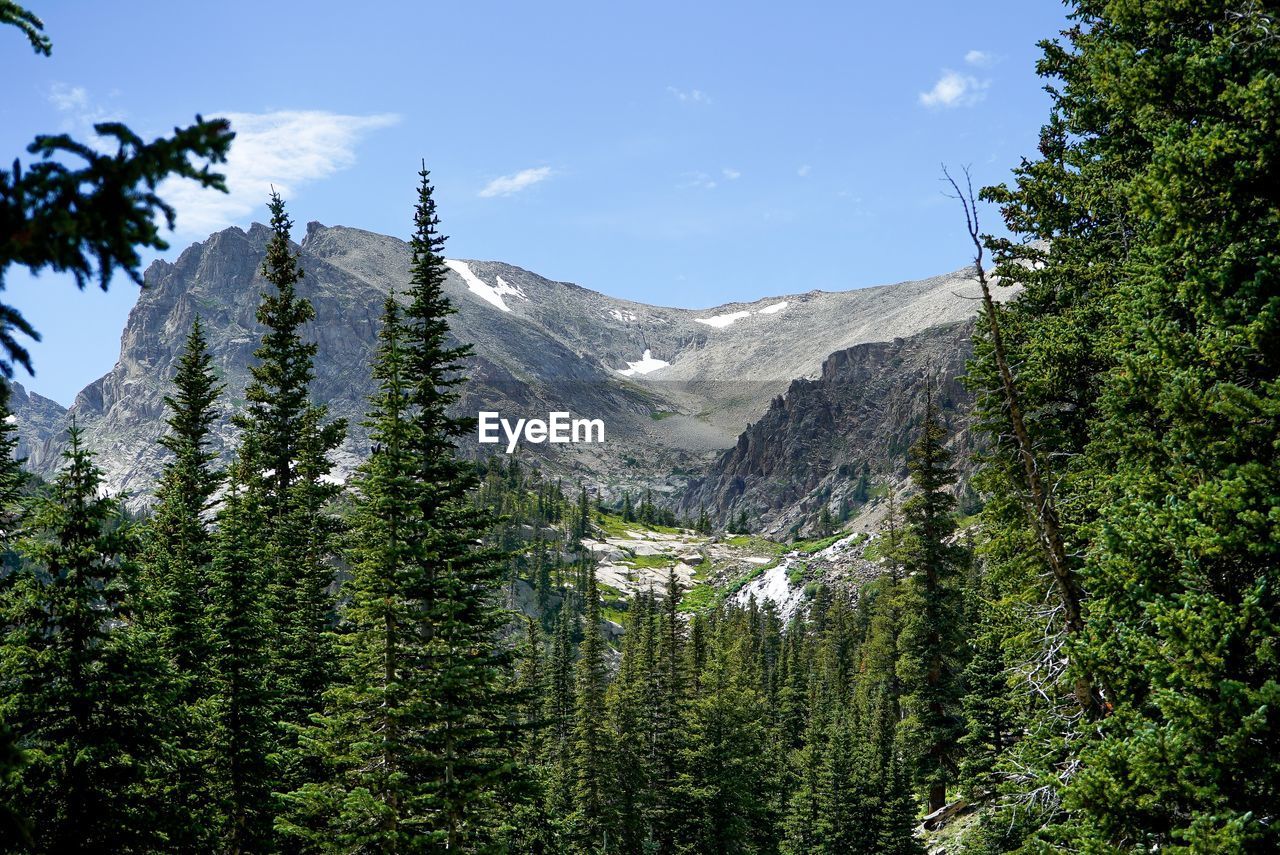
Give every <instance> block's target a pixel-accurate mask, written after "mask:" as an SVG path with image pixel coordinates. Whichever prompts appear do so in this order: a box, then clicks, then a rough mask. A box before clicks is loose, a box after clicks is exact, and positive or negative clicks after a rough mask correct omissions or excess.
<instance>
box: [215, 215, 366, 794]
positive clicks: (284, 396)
mask: <svg viewBox="0 0 1280 855" xmlns="http://www.w3.org/2000/svg"><path fill="white" fill-rule="evenodd" d="M268 207H269V208H270V210H271V239H270V240H269V241H268V243H267V251H266V257H265V259H264V260H263V264H262V276H263V278H264V279H265V280H266V281H267V283H268V286H269V288H268V290H267V291H266V292H264V293H263V295H262V301H261V303H260V304H259V306H258V313H257V318H258V323H260V324H261V325H262V326H263V328H264V331H263V334H262V340H261V343H260V344H259V346H258V348H257V349H256V350H255V351H254V358H255V360H256V361H255V364H254V365H253V366H252V367H251V368H250V372H251V375H252V378H251V380H250V382H249V384H248V386H247V387H246V388H245V392H244V397H245V401H246V404H245V407H244V409H243V411H241V412H240V413H237V415H236V417H235V423H236V424H237V426H239V427H240V429H241V431H242V435H241V439H240V448H239V456H240V459H241V461H242V462H243V465H242V466H241V469H240V477H241V480H242V483H243V486H244V487H245V488H246V489H247V490H249V491H250V492H251V493H252V494H253V495H252V496H251V497H250V498H249V499H248V500H247V501H248V502H249V503H251V504H252V505H253V506H254V507H255V508H256V509H257V510H258V511H259V516H257V517H254V518H247V519H245V520H243V523H244V524H246V525H251V526H253V532H252V533H251V535H250V539H249V540H248V543H249V544H251V545H253V547H254V548H256V549H257V550H258V557H257V560H258V561H260V562H261V563H262V564H263V567H264V568H265V571H266V584H267V586H268V588H267V590H268V597H269V600H268V608H269V611H270V616H271V619H272V621H273V622H274V623H275V625H276V626H277V627H279V632H280V636H279V638H278V640H277V641H276V642H275V644H274V645H273V649H274V650H275V653H276V655H275V657H274V662H273V666H272V667H273V675H274V683H275V686H276V691H277V693H278V698H279V708H278V712H277V714H278V716H279V718H280V722H281V725H282V726H283V728H284V729H285V731H286V732H288V733H289V734H291V736H290V741H292V740H293V739H295V738H296V732H297V729H298V728H299V727H303V726H305V725H306V724H308V723H309V720H310V716H311V715H312V714H313V713H316V712H318V711H319V710H320V708H321V697H322V695H323V693H324V691H325V689H326V688H327V687H328V685H329V682H330V680H331V679H332V677H333V662H334V647H333V643H332V627H333V622H334V619H335V617H334V608H335V604H334V601H333V597H332V595H331V593H330V586H331V585H332V583H333V567H332V564H331V556H330V553H331V551H332V546H331V541H332V538H333V534H334V532H335V529H336V527H337V523H336V520H335V519H334V518H333V517H332V516H330V515H329V514H328V513H327V511H326V510H325V506H326V503H327V502H328V501H329V500H330V499H331V498H333V497H334V496H335V495H336V494H337V493H338V492H339V491H340V490H341V487H340V486H339V485H337V484H335V483H333V482H332V481H331V479H329V477H328V476H329V471H330V469H331V463H330V460H329V454H330V452H332V451H333V450H334V449H336V448H337V447H338V445H339V444H340V443H341V442H342V439H343V437H344V435H345V432H346V425H345V423H344V422H343V421H342V420H335V421H332V422H328V421H326V419H327V408H326V407H325V406H324V405H322V404H316V403H313V402H312V400H311V398H310V385H311V381H312V380H313V379H314V377H315V370H314V366H313V363H314V359H315V354H316V345H315V344H314V343H310V342H307V341H305V340H304V339H303V326H304V325H305V324H306V323H308V322H309V321H311V320H313V319H314V318H315V309H314V308H312V306H311V303H310V301H309V300H307V299H306V298H305V297H303V296H301V295H299V294H298V290H297V286H298V283H299V282H301V281H302V278H303V271H302V268H301V267H300V266H299V263H298V254H297V253H296V252H294V250H293V249H292V247H291V245H290V240H289V235H290V232H291V230H292V228H293V222H292V221H291V220H290V219H289V216H288V214H287V213H286V212H285V206H284V200H282V199H281V198H280V196H279V195H278V194H276V193H274V192H273V193H272V195H271V201H270V204H269V206H268ZM284 753H285V755H286V760H287V762H286V764H285V766H284V767H283V768H282V769H281V773H282V774H283V775H284V776H285V777H286V778H288V779H289V780H288V782H287V783H289V784H293V783H297V782H298V781H299V780H301V779H302V778H305V777H306V776H307V774H308V773H306V772H304V771H302V770H299V769H297V768H296V764H297V762H298V761H299V757H298V755H297V753H296V752H295V751H294V750H293V748H291V747H287V746H286V748H285V749H284Z"/></svg>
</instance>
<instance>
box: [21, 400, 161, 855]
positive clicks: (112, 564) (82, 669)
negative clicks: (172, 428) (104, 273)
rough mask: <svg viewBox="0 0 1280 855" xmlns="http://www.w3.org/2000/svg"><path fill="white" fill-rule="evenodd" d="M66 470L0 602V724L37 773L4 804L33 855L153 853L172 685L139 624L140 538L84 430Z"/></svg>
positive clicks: (72, 443)
mask: <svg viewBox="0 0 1280 855" xmlns="http://www.w3.org/2000/svg"><path fill="white" fill-rule="evenodd" d="M63 460H64V461H65V462H64V465H63V469H62V471H61V472H60V473H59V474H58V477H57V479H56V480H55V482H54V484H53V486H52V488H51V490H50V491H49V492H48V494H46V495H43V496H41V497H40V498H39V499H38V501H37V503H36V506H35V510H34V512H33V514H32V517H31V521H30V533H29V534H28V535H27V536H26V537H25V538H24V539H23V540H22V542H21V543H20V551H21V552H22V554H23V556H24V561H23V562H22V564H21V566H20V567H19V568H17V569H16V570H15V571H14V572H12V573H11V574H9V576H8V577H6V579H5V580H4V590H3V597H2V599H0V612H2V616H0V623H3V625H4V626H5V627H6V632H5V636H4V643H3V648H2V649H0V668H2V669H3V670H0V685H2V686H3V691H2V692H0V698H2V699H3V710H2V717H3V720H4V722H5V724H6V725H8V726H9V727H10V728H12V731H13V734H14V737H15V740H16V744H17V746H18V748H19V749H20V750H21V751H22V752H23V753H24V754H25V757H26V761H27V762H26V765H24V766H23V767H21V769H20V770H19V774H18V776H17V778H16V780H13V781H11V782H10V783H11V785H12V789H10V790H9V791H8V792H6V793H5V801H6V802H8V803H10V804H21V805H23V806H24V808H23V809H24V810H25V811H27V812H28V816H29V821H30V830H31V834H32V837H33V839H34V847H33V848H34V849H35V850H37V851H51V852H107V851H139V850H150V849H153V848H156V847H159V846H162V845H163V840H164V830H165V828H166V827H167V826H168V825H169V823H170V818H169V814H168V806H167V805H165V804H163V803H162V802H161V800H159V799H158V798H157V797H156V793H155V790H154V789H153V788H152V787H151V786H150V785H149V779H150V778H151V777H152V775H155V774H158V769H157V764H158V762H159V760H160V757H161V755H162V753H163V752H164V751H165V750H166V743H165V740H166V738H167V737H168V735H169V734H170V733H171V732H172V722H171V720H170V719H169V717H168V711H167V710H165V709H164V708H163V705H162V703H161V700H162V699H163V697H164V696H165V684H166V681H167V680H168V678H169V675H168V673H167V672H166V669H165V668H164V662H163V660H162V659H161V657H159V656H158V655H157V653H156V647H155V639H154V638H153V637H152V636H151V635H150V634H149V633H147V632H146V631H145V630H144V629H142V628H141V627H140V626H139V625H138V624H137V623H135V621H134V618H135V614H134V610H135V608H136V607H137V606H138V605H139V601H138V592H137V579H136V566H135V564H134V563H133V555H134V554H135V552H136V543H135V540H134V535H133V531H132V529H131V528H130V527H129V526H128V525H127V523H126V522H125V520H124V517H123V514H122V511H121V508H120V505H119V502H118V501H117V500H115V499H114V498H109V497H104V496H103V495H102V475H101V472H100V470H99V469H98V467H97V466H96V465H95V463H94V461H93V456H92V455H91V454H90V452H89V451H88V450H87V449H86V448H85V447H84V444H83V442H82V440H81V433H80V430H79V428H78V427H76V426H75V424H74V423H73V424H72V427H71V430H70V432H69V436H68V447H67V450H66V451H65V452H64V454H63Z"/></svg>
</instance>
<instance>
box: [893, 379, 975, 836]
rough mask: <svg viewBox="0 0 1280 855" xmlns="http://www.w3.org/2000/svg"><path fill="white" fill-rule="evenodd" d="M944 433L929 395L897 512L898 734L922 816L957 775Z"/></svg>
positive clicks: (958, 665) (956, 553) (959, 560)
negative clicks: (909, 490)
mask: <svg viewBox="0 0 1280 855" xmlns="http://www.w3.org/2000/svg"><path fill="white" fill-rule="evenodd" d="M945 439H946V431H945V430H944V429H943V426H942V424H941V423H940V422H939V420H938V411H937V409H936V407H935V405H934V403H933V399H932V394H931V393H930V394H928V395H927V397H926V401H925V414H924V421H923V424H922V425H921V429H920V437H919V438H918V439H917V440H916V442H915V444H914V445H912V447H911V452H910V458H909V461H908V468H909V470H910V472H911V480H912V481H913V482H914V484H915V486H916V489H917V490H918V492H917V493H916V495H914V496H912V497H911V498H910V499H909V500H908V501H907V503H906V504H905V505H904V506H903V516H904V518H905V521H906V533H905V534H906V536H905V538H904V543H903V547H902V549H901V553H900V554H901V558H902V562H903V567H904V569H905V571H906V573H907V575H908V577H907V579H906V580H905V581H904V583H903V584H904V588H905V592H904V609H903V626H902V635H901V642H900V644H901V649H900V653H899V660H898V667H897V673H898V676H899V678H900V679H901V680H902V683H903V691H904V694H903V697H902V706H903V710H904V713H905V716H906V717H905V719H904V720H903V723H902V728H903V732H904V735H905V738H906V741H907V744H908V745H909V746H910V750H911V751H912V752H913V753H914V755H915V761H916V765H915V778H916V781H917V783H918V784H919V785H920V786H922V787H924V788H925V790H926V791H927V795H928V805H929V810H930V811H933V810H937V809H938V808H940V807H942V806H943V804H945V802H946V797H947V788H948V786H950V785H952V784H954V783H955V781H956V778H957V772H958V769H959V757H958V751H957V747H956V745H957V742H958V740H959V737H960V734H961V732H962V726H963V725H962V722H963V718H962V715H961V709H960V702H961V686H960V673H961V671H962V669H963V667H964V658H965V643H964V635H963V627H962V621H963V603H962V599H961V590H960V580H961V578H962V575H961V574H962V570H963V561H964V556H963V549H962V548H960V547H958V546H956V545H954V544H951V543H949V542H948V540H949V538H950V537H951V535H952V534H953V533H954V531H955V516H954V510H953V508H954V505H955V498H954V497H953V496H952V495H951V494H950V493H949V492H948V491H947V488H948V487H949V486H950V485H951V484H953V483H954V482H955V472H954V471H953V470H952V469H951V468H950V467H949V461H950V453H949V452H948V451H947V450H946V448H945V447H944V446H943V444H942V443H943V440H945Z"/></svg>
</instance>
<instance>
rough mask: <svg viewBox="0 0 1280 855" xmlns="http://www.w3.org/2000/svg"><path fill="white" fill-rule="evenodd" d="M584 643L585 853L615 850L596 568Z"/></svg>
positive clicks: (580, 812) (576, 813)
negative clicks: (611, 844)
mask: <svg viewBox="0 0 1280 855" xmlns="http://www.w3.org/2000/svg"><path fill="white" fill-rule="evenodd" d="M584 596H585V599H586V614H585V616H584V620H585V624H586V625H585V627H584V628H583V636H582V644H581V646H580V647H579V650H578V664H577V693H576V694H577V702H576V705H575V708H574V734H573V764H574V772H575V775H574V779H575V780H574V799H573V802H574V810H573V817H572V820H571V822H572V826H573V836H574V839H575V841H576V843H577V849H578V851H581V852H603V851H609V834H608V829H609V826H610V817H609V806H610V793H609V782H608V780H609V770H610V763H609V758H610V755H611V751H610V745H609V738H608V730H607V723H606V720H605V690H606V688H607V686H608V678H609V675H608V671H607V670H606V665H605V659H604V648H605V641H604V636H602V635H601V633H600V591H599V588H598V586H597V583H596V577H595V573H591V574H589V575H588V576H587V589H586V593H585V595H584Z"/></svg>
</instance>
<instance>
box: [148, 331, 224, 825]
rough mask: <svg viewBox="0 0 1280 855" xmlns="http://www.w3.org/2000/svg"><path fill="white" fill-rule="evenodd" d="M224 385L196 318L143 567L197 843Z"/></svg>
mask: <svg viewBox="0 0 1280 855" xmlns="http://www.w3.org/2000/svg"><path fill="white" fill-rule="evenodd" d="M221 392H222V385H221V384H220V383H218V382H217V379H216V377H215V375H214V371H213V360H212V357H211V355H210V354H209V350H208V344H207V341H206V339H205V336H204V329H203V327H202V326H201V323H200V319H199V318H196V319H195V321H193V322H192V326H191V332H190V333H189V334H188V336H187V341H186V345H185V347H184V349H183V352H182V355H181V356H180V357H179V359H178V367H177V370H176V371H175V373H174V378H173V391H172V393H171V394H169V395H166V396H165V399H164V400H165V405H166V406H167V407H168V408H169V417H168V419H167V423H168V426H169V429H168V431H167V432H166V433H165V435H164V436H163V437H161V438H160V444H161V446H162V447H164V448H165V449H166V450H167V451H168V452H169V454H170V457H169V458H168V460H167V461H166V462H165V468H164V471H163V472H162V473H161V476H160V484H159V486H158V487H157V489H156V506H155V510H154V511H153V513H152V516H151V519H150V520H149V521H148V523H147V525H146V527H145V529H144V530H143V549H142V556H141V571H140V580H141V585H142V592H141V593H142V597H143V598H144V599H145V601H146V608H145V610H144V612H143V614H142V615H141V616H140V620H142V621H143V622H144V623H145V624H146V625H147V626H148V627H150V628H151V629H152V631H153V632H154V633H155V637H156V639H157V642H158V645H159V650H160V652H161V653H163V655H164V656H165V657H166V658H167V659H168V660H169V662H170V664H171V665H172V668H173V671H174V675H173V676H174V679H173V681H172V686H171V690H172V691H171V694H170V695H169V696H168V698H167V699H166V703H167V704H168V705H169V706H170V707H171V709H172V711H173V713H174V716H175V718H176V719H177V720H178V722H179V733H178V734H177V739H176V750H175V752H174V759H173V765H174V770H173V773H172V775H170V776H169V777H168V779H167V782H166V790H167V795H166V798H167V799H168V800H169V801H170V802H171V803H173V804H174V805H175V807H178V808H180V809H181V810H182V811H183V812H184V819H183V820H182V821H180V822H179V823H177V824H176V826H175V827H174V828H173V829H172V831H171V836H172V838H173V842H174V845H176V846H179V847H181V848H192V849H194V848H205V847H208V846H209V845H211V843H210V840H211V838H210V832H211V830H212V829H213V828H214V827H215V826H216V824H217V820H216V811H215V808H214V799H213V797H212V795H211V793H210V791H209V786H208V780H207V766H208V759H209V758H208V756H207V751H208V749H209V746H210V741H209V736H210V734H209V730H210V727H211V722H210V720H209V713H210V710H209V703H208V702H209V699H210V697H211V680H212V672H211V670H210V669H211V665H212V662H213V655H214V639H213V637H212V635H211V634H210V627H209V622H208V620H207V617H208V615H207V610H208V608H209V605H210V603H209V591H210V584H211V578H210V577H211V572H212V570H211V566H210V565H211V563H212V559H213V547H212V535H211V533H210V531H209V527H208V524H207V522H206V520H205V515H206V511H207V510H208V509H209V504H210V501H211V499H212V497H213V494H214V491H215V490H216V489H217V488H218V486H219V484H220V483H221V481H222V473H221V472H220V471H219V470H218V469H217V468H216V467H215V460H216V458H217V454H216V453H215V452H213V451H211V450H210V449H209V448H208V444H209V432H210V429H211V427H212V426H213V423H214V422H215V420H216V419H217V412H216V409H215V404H216V401H217V399H218V396H219V395H220V394H221Z"/></svg>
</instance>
